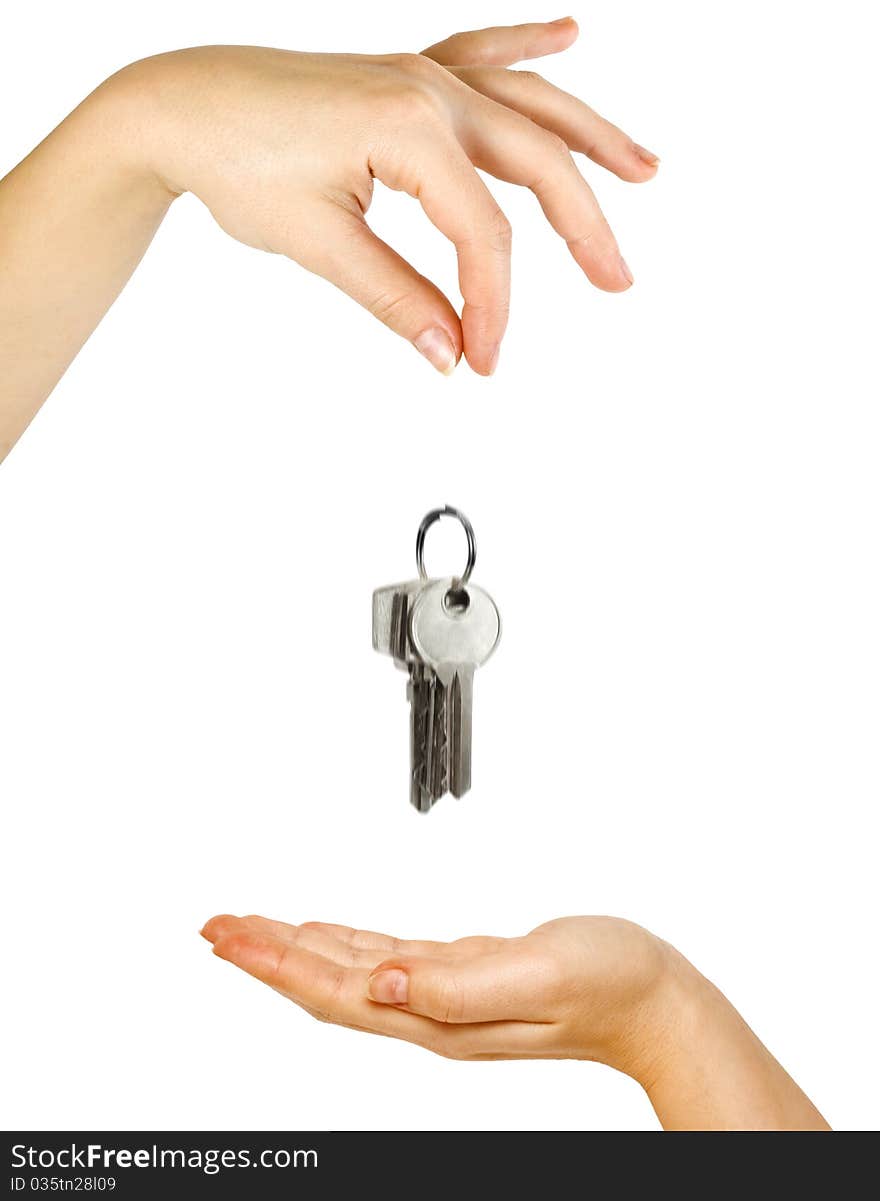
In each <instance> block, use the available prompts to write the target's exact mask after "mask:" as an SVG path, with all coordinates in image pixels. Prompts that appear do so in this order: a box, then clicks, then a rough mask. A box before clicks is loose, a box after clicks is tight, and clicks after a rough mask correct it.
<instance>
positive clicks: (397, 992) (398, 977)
mask: <svg viewBox="0 0 880 1201" xmlns="http://www.w3.org/2000/svg"><path fill="white" fill-rule="evenodd" d="M367 983H368V985H369V989H370V996H371V997H372V998H373V1000H374V1001H381V1002H382V1004H383V1005H405V1004H406V995H407V991H408V984H409V981H408V980H407V976H406V972H401V971H400V970H399V969H398V968H394V969H392V970H391V971H387V972H376V974H375V976H370V979H369V980H368V982H367Z"/></svg>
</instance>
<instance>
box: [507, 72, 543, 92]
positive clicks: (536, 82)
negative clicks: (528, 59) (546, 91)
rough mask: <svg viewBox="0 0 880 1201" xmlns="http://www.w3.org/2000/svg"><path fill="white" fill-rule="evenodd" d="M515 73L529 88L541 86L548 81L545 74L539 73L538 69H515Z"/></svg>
mask: <svg viewBox="0 0 880 1201" xmlns="http://www.w3.org/2000/svg"><path fill="white" fill-rule="evenodd" d="M514 74H515V75H516V77H517V79H519V80H520V81H521V82H522V83H524V84H525V85H526V87H529V88H534V87H539V86H541V85H543V84H544V83H545V82H546V80H545V79H544V77H543V75H539V74H538V72H537V71H528V70H523V71H515V72H514Z"/></svg>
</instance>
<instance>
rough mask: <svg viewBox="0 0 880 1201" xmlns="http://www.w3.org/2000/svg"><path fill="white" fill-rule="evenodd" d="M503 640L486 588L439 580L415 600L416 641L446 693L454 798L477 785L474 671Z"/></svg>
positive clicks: (416, 649) (413, 636)
mask: <svg viewBox="0 0 880 1201" xmlns="http://www.w3.org/2000/svg"><path fill="white" fill-rule="evenodd" d="M500 637H501V617H500V615H499V613H498V608H497V606H496V604H495V602H494V601H493V600H492V598H491V596H489V594H488V593H487V592H484V591H483V589H482V588H477V587H475V586H474V585H473V584H469V585H467V586H466V587H462V586H461V584H460V582H459V581H458V580H454V579H450V580H438V581H435V582H434V583H431V584H428V585H427V586H426V587H425V588H423V589H421V591H420V592H419V593H418V595H417V596H416V598H415V601H414V603H413V607H412V616H411V618H410V639H411V643H412V647H413V651H414V653H415V654H416V655H417V656H418V657H419V659H420V660H421V661H422V662H423V663H425V664H426V666H427V667H429V668H431V669H432V670H433V672H434V674H435V676H436V677H437V681H438V683H439V684H440V685H441V686H442V688H443V690H444V691H445V694H446V698H445V709H446V714H445V720H446V734H447V764H448V768H447V771H448V788H449V791H450V792H451V793H452V795H453V796H454V797H462V796H464V794H465V793H466V792H467V791H468V789H469V788H470V786H471V747H472V728H473V698H474V672H475V671H476V670H477V668H478V667H482V665H483V664H484V663H485V662H486V660H487V659H488V658H489V657H490V655H491V654H492V653H493V651H494V650H495V648H496V646H497V645H498V641H499V639H500Z"/></svg>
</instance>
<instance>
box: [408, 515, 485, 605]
mask: <svg viewBox="0 0 880 1201" xmlns="http://www.w3.org/2000/svg"><path fill="white" fill-rule="evenodd" d="M441 517H454V518H455V519H456V521H458V522H460V523H461V527H462V529H463V530H464V532H465V535H466V537H467V544H468V557H467V566H466V567H465V569H464V575H462V576H460V577H458V578H456V579H455V580H454V581H453V588H455V587H458V588H464V586H465V584H466V583H467V582H468V580H469V579H470V578H471V572H472V571H473V570H474V564H475V563H476V561H477V540H476V538H475V537H474V527H473V526H472V525H471V523H470V522H469V521H468V519H467V518H466V517H465V515H464V513H461V512H459V510H458V509H453V507H452V505H444V506H443V508H442V509H432V510H431V512H430V513H426V514H425V516H424V517H423V518H422V524H421V525H420V526H419V532H418V534H416V563H417V565H418V568H419V578H420V579H422V580H426V579H427V578H428V573H427V572H426V571H425V535H426V534H427V532H428V530H429V529H430V528H431V526H432V525H433V524H434V522H435V521H439V520H440V518H441Z"/></svg>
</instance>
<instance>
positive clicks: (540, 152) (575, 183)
mask: <svg viewBox="0 0 880 1201" xmlns="http://www.w3.org/2000/svg"><path fill="white" fill-rule="evenodd" d="M457 129H458V134H459V138H460V140H461V144H462V146H463V147H464V149H465V151H466V152H467V154H468V156H469V157H470V158H471V160H472V161H473V162H474V164H475V165H476V166H477V167H480V168H482V169H483V170H485V171H488V172H490V174H492V175H495V176H497V177H498V178H499V179H505V180H507V181H509V182H510V183H516V184H521V185H522V186H524V187H527V188H531V190H532V191H533V192H534V193H535V195H536V196H537V198H538V201H539V203H540V205H541V208H542V209H543V210H544V214H545V216H546V217H547V220H548V221H549V222H550V224H551V225H552V226H553V228H554V229H555V230H556V232H557V233H558V234H559V235H560V237H562V238H564V239H565V241H566V243H567V245H568V248H569V250H570V251H571V253H572V255H573V256H574V259H575V261H576V262H577V263H578V264H579V265H580V267H581V269H582V270H583V271H584V272H585V274H586V275H587V276H588V278H589V279H590V280H591V281H592V283H594V284H595V285H596V286H597V287H598V288H602V289H604V290H605V291H606V292H623V291H625V290H626V289H627V288H628V287H630V285H631V284H632V282H633V279H632V273H631V272H630V270H629V267H628V266H627V265H626V262H625V261H624V259H623V257H622V256H621V253H620V250H619V248H618V245H617V241H616V239H615V237H614V234H613V233H612V232H611V228H610V226H609V225H608V222H607V221H606V220H605V217H604V214H603V213H602V210H601V209H600V208H599V204H598V201H597V200H596V197H595V196H594V195H593V192H592V189H591V188H590V186H589V185H588V184H587V181H586V180H585V179H584V177H583V176H582V175H581V173H580V171H578V169H577V167H576V165H575V163H574V160H573V159H572V157H571V155H570V153H569V151H568V148H567V146H566V145H565V143H564V142H563V141H562V140H561V139H560V138H558V137H557V136H556V135H555V134H552V133H549V132H548V131H547V130H545V129H540V128H539V127H538V126H537V125H535V123H534V122H533V121H529V120H528V118H526V117H523V116H522V115H521V114H520V113H516V112H513V110H512V109H509V108H505V107H504V106H503V105H501V104H496V103H495V102H494V101H492V100H486V99H485V98H484V97H480V96H474V103H473V104H471V105H469V106H466V111H465V113H464V116H463V119H461V120H460V121H459V122H458V125H457Z"/></svg>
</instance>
